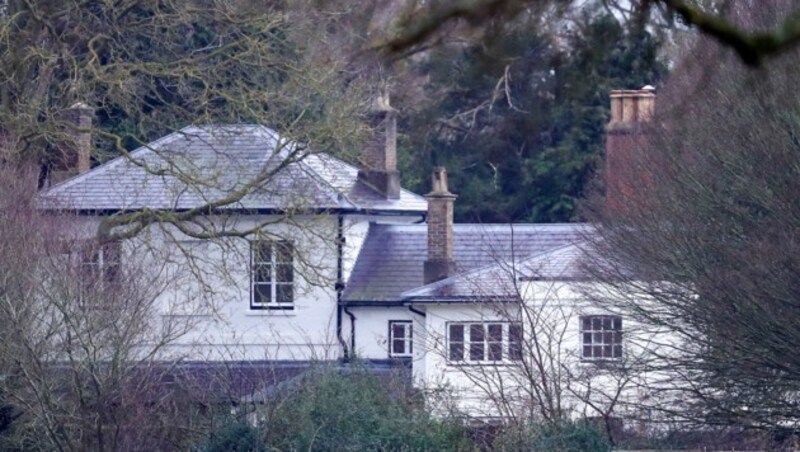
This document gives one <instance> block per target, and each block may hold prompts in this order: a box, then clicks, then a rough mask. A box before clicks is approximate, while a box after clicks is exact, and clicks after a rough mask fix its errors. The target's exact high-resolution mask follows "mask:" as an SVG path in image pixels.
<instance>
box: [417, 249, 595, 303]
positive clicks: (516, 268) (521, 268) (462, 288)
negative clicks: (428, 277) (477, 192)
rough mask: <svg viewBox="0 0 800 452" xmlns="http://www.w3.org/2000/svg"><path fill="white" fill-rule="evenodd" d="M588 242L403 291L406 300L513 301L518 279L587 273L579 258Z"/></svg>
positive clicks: (573, 276) (572, 277) (563, 277)
mask: <svg viewBox="0 0 800 452" xmlns="http://www.w3.org/2000/svg"><path fill="white" fill-rule="evenodd" d="M586 247H588V244H586V243H585V242H578V243H575V244H568V245H564V246H561V247H558V248H555V249H552V250H548V251H545V252H543V253H539V254H535V255H533V256H531V257H528V258H526V259H522V260H520V261H518V262H517V263H516V265H511V264H510V263H496V264H490V265H488V266H486V267H481V268H478V269H476V270H473V271H470V272H466V273H462V274H458V275H455V276H452V277H450V278H446V279H443V280H441V281H436V282H434V283H431V284H428V285H425V286H422V287H419V288H417V289H412V290H410V291H407V292H405V293H403V297H404V298H405V299H406V301H416V302H424V301H437V302H442V301H474V300H493V301H516V300H518V299H519V289H518V287H516V286H515V285H516V284H517V283H518V282H519V281H540V280H545V281H553V280H558V281H568V280H576V279H577V280H579V279H583V278H585V277H586V275H584V274H583V272H582V271H581V268H582V266H581V265H580V260H581V259H582V258H583V257H584V256H585V254H584V253H585V249H586Z"/></svg>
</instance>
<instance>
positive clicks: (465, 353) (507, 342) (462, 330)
mask: <svg viewBox="0 0 800 452" xmlns="http://www.w3.org/2000/svg"><path fill="white" fill-rule="evenodd" d="M447 333H448V334H447V357H448V359H449V360H450V361H452V362H467V363H486V364H491V363H500V362H503V361H518V360H521V359H522V324H520V323H518V322H513V323H512V322H469V323H450V324H449V325H448V331H447Z"/></svg>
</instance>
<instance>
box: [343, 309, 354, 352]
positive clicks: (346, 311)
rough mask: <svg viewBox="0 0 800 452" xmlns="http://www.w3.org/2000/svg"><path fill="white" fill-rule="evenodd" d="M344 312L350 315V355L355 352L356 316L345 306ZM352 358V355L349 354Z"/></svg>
mask: <svg viewBox="0 0 800 452" xmlns="http://www.w3.org/2000/svg"><path fill="white" fill-rule="evenodd" d="M344 312H345V314H347V315H348V317H350V352H351V354H352V355H355V353H356V316H355V314H353V313H352V312H350V311H349V310H348V309H347V307H345V308H344ZM351 358H352V356H351Z"/></svg>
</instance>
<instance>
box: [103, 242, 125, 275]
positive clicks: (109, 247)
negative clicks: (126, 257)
mask: <svg viewBox="0 0 800 452" xmlns="http://www.w3.org/2000/svg"><path fill="white" fill-rule="evenodd" d="M121 248H122V246H121V244H120V242H110V243H106V244H105V245H103V279H105V281H106V282H109V283H112V282H116V281H119V279H120V261H121V256H120V254H121Z"/></svg>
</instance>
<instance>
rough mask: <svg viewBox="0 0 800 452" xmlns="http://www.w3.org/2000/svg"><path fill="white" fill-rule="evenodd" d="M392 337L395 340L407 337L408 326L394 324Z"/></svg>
mask: <svg viewBox="0 0 800 452" xmlns="http://www.w3.org/2000/svg"><path fill="white" fill-rule="evenodd" d="M392 336H393V337H394V338H395V339H402V338H404V337H406V326H405V325H404V324H402V323H394V324H392Z"/></svg>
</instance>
